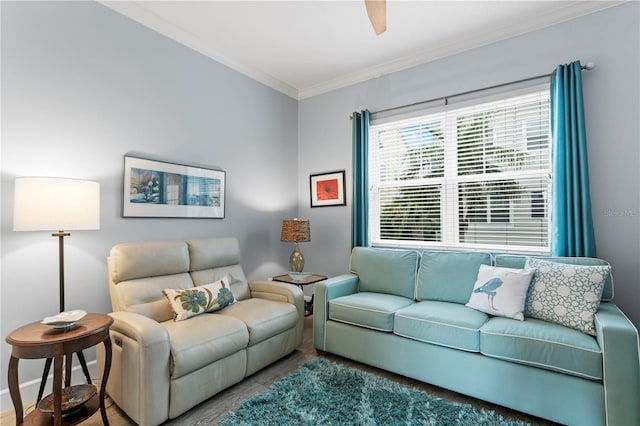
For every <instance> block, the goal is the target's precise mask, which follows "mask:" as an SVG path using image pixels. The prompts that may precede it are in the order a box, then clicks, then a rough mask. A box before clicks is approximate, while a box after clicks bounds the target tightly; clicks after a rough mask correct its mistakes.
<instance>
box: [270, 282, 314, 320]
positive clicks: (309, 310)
mask: <svg viewBox="0 0 640 426" xmlns="http://www.w3.org/2000/svg"><path fill="white" fill-rule="evenodd" d="M272 279H273V280H274V281H279V282H281V283H289V284H295V285H297V286H298V287H300V290H304V288H303V287H304V286H305V285H307V284H315V283H317V282H319V281H324V280H326V279H327V276H326V275H320V274H311V275H309V276H308V277H307V278H305V279H303V280H294V279H293V278H291V277H290V276H289V275H287V274H282V275H276V276H275V277H273V278H272ZM309 315H313V295H312V296H311V301H309V302H307V301H306V300H305V301H304V316H305V317H308V316H309Z"/></svg>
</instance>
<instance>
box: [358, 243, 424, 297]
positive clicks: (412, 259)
mask: <svg viewBox="0 0 640 426" xmlns="http://www.w3.org/2000/svg"><path fill="white" fill-rule="evenodd" d="M417 268H418V253H417V252H415V251H412V250H385V249H377V248H371V247H354V249H353V251H352V252H351V265H350V271H351V272H352V273H354V274H357V275H358V279H359V282H358V286H359V291H361V292H373V293H385V294H393V295H396V296H402V297H406V298H409V299H413V298H414V297H415V284H416V269H417Z"/></svg>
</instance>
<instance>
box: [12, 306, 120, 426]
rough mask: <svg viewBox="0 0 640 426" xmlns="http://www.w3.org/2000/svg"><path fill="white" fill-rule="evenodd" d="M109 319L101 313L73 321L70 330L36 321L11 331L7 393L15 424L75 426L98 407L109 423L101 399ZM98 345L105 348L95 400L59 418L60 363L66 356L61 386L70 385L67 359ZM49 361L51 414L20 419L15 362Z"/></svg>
mask: <svg viewBox="0 0 640 426" xmlns="http://www.w3.org/2000/svg"><path fill="white" fill-rule="evenodd" d="M112 323H113V318H111V317H110V316H109V315H105V314H87V315H85V316H84V317H83V318H81V319H80V320H78V321H76V323H75V326H74V327H73V328H71V329H68V328H65V329H55V328H53V327H51V326H49V325H45V324H42V323H40V322H34V323H31V324H28V325H25V326H23V327H20V328H18V329H16V330H14V331H12V332H11V334H9V335H8V336H7V338H6V341H7V343H9V344H10V345H11V346H12V348H11V358H10V360H9V393H10V395H11V401H12V402H13V406H14V408H15V411H16V425H20V424H22V423H23V421H24V423H27V424H29V425H50V424H51V421H52V420H53V424H54V426H59V425H75V424H77V423H80V422H81V421H83V420H86V419H88V418H89V417H91V415H93V413H95V412H96V411H97V410H98V406H99V408H100V413H101V415H102V423H103V424H104V425H108V424H109V420H108V419H107V412H106V407H105V404H104V398H105V395H106V389H107V379H108V378H109V371H110V370H111V339H110V338H109V327H110V326H111V324H112ZM100 342H102V343H103V344H104V348H105V354H106V356H105V364H104V371H103V373H102V383H101V385H100V390H99V393H98V395H97V398H95V397H92V398H91V399H90V400H89V401H87V402H86V403H85V404H84V405H82V407H80V408H79V410H78V411H77V412H74V413H73V414H69V415H68V416H65V417H64V418H63V416H62V414H63V413H62V390H63V389H62V375H63V371H62V370H63V368H62V367H63V360H64V358H65V356H66V358H67V362H66V364H67V365H66V374H65V386H66V387H69V386H70V384H71V358H72V356H73V354H74V353H78V352H82V350H84V349H87V348H90V347H92V346H95V345H97V344H99V343H100ZM43 358H46V359H53V414H51V413H44V412H42V411H40V410H39V409H38V408H35V409H34V410H33V411H32V412H31V413H29V414H28V415H27V416H26V417H25V418H23V416H24V413H23V407H22V397H21V396H20V388H19V382H18V361H19V360H20V359H43Z"/></svg>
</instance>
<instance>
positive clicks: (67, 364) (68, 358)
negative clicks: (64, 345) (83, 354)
mask: <svg viewBox="0 0 640 426" xmlns="http://www.w3.org/2000/svg"><path fill="white" fill-rule="evenodd" d="M64 358H65V360H64V387H65V388H68V387H69V386H71V367H72V366H73V353H70V354H67V355H65V357H64Z"/></svg>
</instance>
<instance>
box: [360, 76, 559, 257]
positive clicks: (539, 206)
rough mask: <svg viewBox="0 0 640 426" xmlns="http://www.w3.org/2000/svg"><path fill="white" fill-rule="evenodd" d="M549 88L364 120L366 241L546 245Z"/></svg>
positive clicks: (450, 245) (493, 246)
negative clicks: (411, 115)
mask: <svg viewBox="0 0 640 426" xmlns="http://www.w3.org/2000/svg"><path fill="white" fill-rule="evenodd" d="M549 139H550V138H549V90H548V89H544V90H540V89H539V88H538V89H537V90H536V91H533V92H531V93H527V94H525V95H517V96H516V95H512V96H509V95H506V96H505V97H504V98H503V99H500V100H498V101H486V100H484V101H483V100H480V101H477V102H476V103H475V104H474V105H470V106H464V107H459V108H451V107H448V109H447V110H446V111H444V112H442V111H433V112H431V113H429V111H427V112H425V114H424V115H422V116H420V117H417V118H410V119H403V120H396V121H393V122H388V123H380V124H378V123H372V125H371V126H370V129H369V183H370V191H369V224H370V226H369V232H370V240H371V242H372V244H373V245H378V246H380V245H385V246H405V247H440V248H445V247H446V248H464V247H467V248H484V249H494V250H513V251H535V252H546V251H548V247H549V236H548V232H549V217H548V211H549V206H548V205H547V200H548V199H549V197H548V196H547V194H548V193H549V190H550V185H551V167H550V158H549V157H550V156H549V152H550V151H549Z"/></svg>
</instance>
